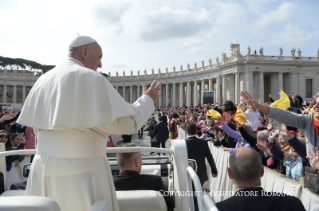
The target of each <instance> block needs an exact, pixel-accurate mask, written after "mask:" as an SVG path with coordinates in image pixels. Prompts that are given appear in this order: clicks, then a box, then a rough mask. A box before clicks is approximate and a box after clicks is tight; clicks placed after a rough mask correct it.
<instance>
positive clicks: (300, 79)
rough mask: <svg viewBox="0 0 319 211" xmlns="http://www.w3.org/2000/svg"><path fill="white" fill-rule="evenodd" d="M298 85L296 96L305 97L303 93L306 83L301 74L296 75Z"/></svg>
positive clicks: (304, 92)
mask: <svg viewBox="0 0 319 211" xmlns="http://www.w3.org/2000/svg"><path fill="white" fill-rule="evenodd" d="M298 83H299V90H298V92H297V94H298V95H300V96H306V91H305V87H306V83H305V80H304V77H303V74H302V73H298Z"/></svg>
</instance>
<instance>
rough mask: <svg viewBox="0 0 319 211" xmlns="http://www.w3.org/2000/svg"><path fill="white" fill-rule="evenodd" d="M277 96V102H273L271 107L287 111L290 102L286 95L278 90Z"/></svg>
mask: <svg viewBox="0 0 319 211" xmlns="http://www.w3.org/2000/svg"><path fill="white" fill-rule="evenodd" d="M279 94H280V98H279V100H276V101H275V102H273V103H272V104H271V106H273V107H277V108H281V109H285V110H286V109H288V108H289V107H290V100H289V97H288V95H287V94H286V93H285V92H284V91H283V90H282V89H280V93H279Z"/></svg>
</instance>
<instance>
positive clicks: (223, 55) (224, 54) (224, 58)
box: [222, 52, 227, 61]
mask: <svg viewBox="0 0 319 211" xmlns="http://www.w3.org/2000/svg"><path fill="white" fill-rule="evenodd" d="M222 57H223V61H226V59H227V55H226V53H225V52H224V53H222Z"/></svg>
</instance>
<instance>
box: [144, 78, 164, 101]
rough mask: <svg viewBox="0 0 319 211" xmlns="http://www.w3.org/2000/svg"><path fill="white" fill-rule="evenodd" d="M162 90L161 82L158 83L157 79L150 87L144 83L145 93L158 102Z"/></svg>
mask: <svg viewBox="0 0 319 211" xmlns="http://www.w3.org/2000/svg"><path fill="white" fill-rule="evenodd" d="M161 90H162V86H161V83H157V82H156V80H154V81H153V83H152V85H151V86H150V88H148V89H147V88H146V86H144V85H143V95H148V96H150V97H151V98H152V99H153V101H154V102H156V101H157V100H158V98H159V97H160V96H161Z"/></svg>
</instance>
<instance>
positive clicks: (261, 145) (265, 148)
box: [256, 141, 271, 154]
mask: <svg viewBox="0 0 319 211" xmlns="http://www.w3.org/2000/svg"><path fill="white" fill-rule="evenodd" d="M256 147H257V148H258V149H260V150H261V151H263V152H265V153H267V154H271V153H270V150H269V148H268V146H267V142H262V141H260V142H258V143H257V144H256Z"/></svg>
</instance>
